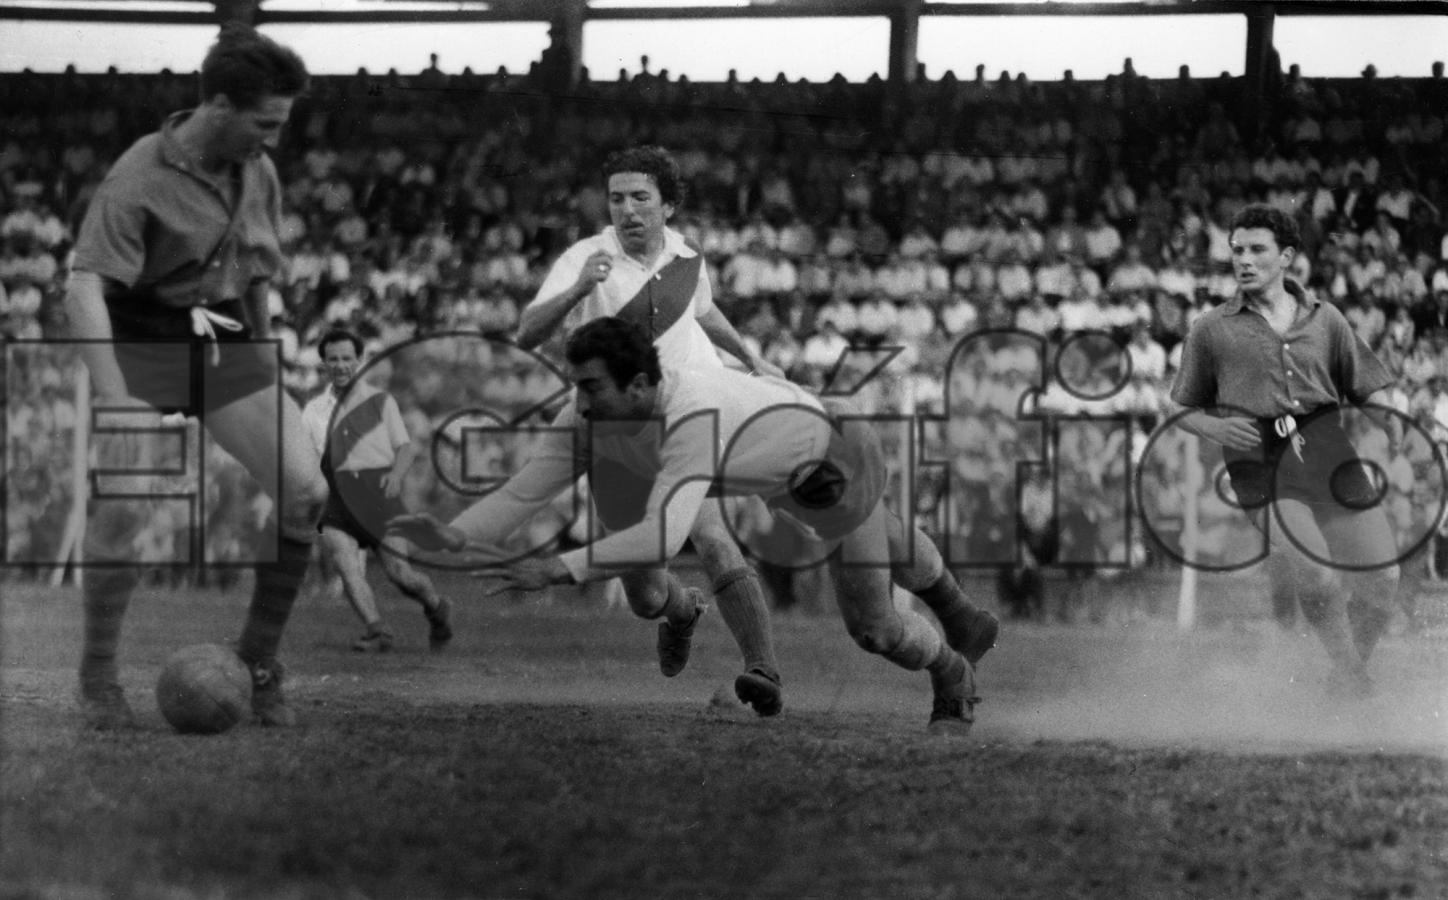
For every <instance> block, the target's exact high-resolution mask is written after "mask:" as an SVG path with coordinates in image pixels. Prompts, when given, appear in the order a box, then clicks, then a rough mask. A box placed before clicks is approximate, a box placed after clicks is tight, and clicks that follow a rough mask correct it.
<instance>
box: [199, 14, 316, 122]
mask: <svg viewBox="0 0 1448 900" xmlns="http://www.w3.org/2000/svg"><path fill="white" fill-rule="evenodd" d="M309 82H310V76H308V75H307V66H306V64H305V63H303V62H302V58H301V57H300V56H298V55H297V54H296V52H295V51H293V50H292V49H291V48H290V47H284V46H282V45H281V44H278V43H277V42H276V41H274V40H272V39H271V38H269V37H267V36H266V35H263V34H259V33H257V31H256V30H255V29H254V28H250V27H248V26H246V25H241V24H238V23H235V22H233V23H230V24H228V25H226V27H224V28H222V29H221V36H220V37H219V38H217V40H216V43H215V44H212V45H211V49H210V50H209V51H207V53H206V59H205V60H203V61H202V63H201V102H203V103H205V102H206V101H208V100H210V99H212V98H213V97H215V96H216V95H217V94H225V95H226V96H227V98H228V99H230V100H231V102H232V103H233V104H234V105H235V106H236V108H237V109H254V108H255V107H256V105H257V104H258V103H260V102H261V101H262V99H263V98H265V97H296V96H299V95H301V94H303V93H305V92H306V90H307V85H308V84H309Z"/></svg>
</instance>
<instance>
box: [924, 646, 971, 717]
mask: <svg viewBox="0 0 1448 900" xmlns="http://www.w3.org/2000/svg"><path fill="white" fill-rule="evenodd" d="M950 656H951V661H950V664H949V665H948V666H946V668H945V671H943V672H939V673H936V672H931V673H930V687H931V689H932V690H933V691H934V693H935V699H934V702H933V703H932V705H931V707H930V724H929V725H928V726H926V730H927V731H929V732H930V733H931V734H940V735H948V736H953V737H964V736H965V735H967V734H969V733H970V726H971V725H974V724H975V705H976V704H977V703H979V702H980V698H979V697H977V696H976V695H975V670H974V669H973V667H972V666H971V664H970V663H969V662H967V661H966V659H965V657H963V656H961V655H960V654H959V653H954V652H952V653H951V654H950Z"/></svg>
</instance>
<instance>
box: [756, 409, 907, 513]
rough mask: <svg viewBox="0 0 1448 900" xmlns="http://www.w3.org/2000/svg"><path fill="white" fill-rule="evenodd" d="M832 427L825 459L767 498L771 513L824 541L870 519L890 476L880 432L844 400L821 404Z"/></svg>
mask: <svg viewBox="0 0 1448 900" xmlns="http://www.w3.org/2000/svg"><path fill="white" fill-rule="evenodd" d="M824 404H825V412H826V413H827V414H828V415H829V416H830V418H831V419H832V420H833V422H834V423H835V428H834V429H833V430H832V431H831V434H830V443H829V446H828V447H827V448H826V449H825V458H824V459H823V460H821V461H820V462H819V463H818V464H816V465H815V466H814V467H813V468H811V469H808V470H806V471H804V472H801V473H800V475H799V476H798V477H796V478H795V479H793V480H792V481H791V483H790V488H789V491H788V492H787V493H785V494H781V495H779V496H777V497H772V498H770V500H769V503H768V506H769V508H770V510H771V511H773V512H777V513H783V514H785V515H787V516H789V517H790V518H793V519H796V520H798V521H799V522H801V523H803V524H805V525H808V526H809V527H810V528H811V529H812V530H813V531H814V532H815V534H816V535H818V536H819V537H820V538H821V539H822V540H826V541H834V540H839V539H840V538H843V537H845V536H846V535H848V534H850V533H851V532H852V531H854V530H855V529H856V528H858V527H860V525H861V524H862V523H863V522H864V521H865V520H866V519H868V518H869V517H870V513H872V512H874V511H875V507H876V506H878V505H879V504H880V499H881V498H882V497H884V496H885V488H886V481H887V479H888V477H889V472H888V470H887V468H886V466H885V449H884V447H882V446H881V444H880V435H879V432H877V431H876V430H875V426H874V425H872V424H871V423H870V422H869V421H868V420H866V419H858V418H841V417H848V416H853V415H856V412H855V410H854V408H853V407H852V406H851V405H850V404H848V403H845V402H842V401H837V400H829V399H825V400H824Z"/></svg>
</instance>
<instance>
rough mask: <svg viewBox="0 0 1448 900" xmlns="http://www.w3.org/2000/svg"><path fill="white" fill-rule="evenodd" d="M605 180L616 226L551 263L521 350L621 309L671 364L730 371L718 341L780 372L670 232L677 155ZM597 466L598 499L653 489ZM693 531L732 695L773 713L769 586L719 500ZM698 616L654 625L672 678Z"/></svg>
mask: <svg viewBox="0 0 1448 900" xmlns="http://www.w3.org/2000/svg"><path fill="white" fill-rule="evenodd" d="M603 176H604V178H605V179H606V182H607V185H606V187H607V191H608V211H609V218H610V220H611V221H612V225H610V226H609V227H607V228H605V229H604V230H603V231H602V232H600V233H599V234H597V235H594V236H592V237H588V238H585V239H583V240H581V241H579V242H577V243H576V244H574V245H573V246H571V247H569V248H568V249H567V250H566V251H564V252H563V254H562V255H561V256H560V257H559V258H558V260H557V262H555V263H554V265H553V268H552V269H551V270H550V271H549V272H548V276H547V278H546V279H545V280H544V282H543V284H542V285H541V286H540V287H539V289H538V294H537V296H536V297H535V298H534V299H533V301H532V302H531V303H530V304H529V305H528V306H527V307H526V308H524V310H523V312H522V315H521V317H520V321H519V324H518V345H519V346H521V347H523V348H524V349H532V348H534V347H537V346H538V345H539V344H541V343H543V342H544V341H546V340H548V339H549V338H551V337H553V336H554V335H557V334H562V333H563V332H564V331H565V330H567V329H571V328H573V327H576V326H577V325H579V324H582V323H584V322H588V321H591V320H593V319H596V318H598V317H600V316H618V317H620V318H623V319H626V320H628V321H630V322H633V323H635V324H637V325H638V326H639V327H641V328H643V329H644V330H645V332H647V333H648V335H649V336H650V337H651V338H652V339H653V340H654V342H655V344H656V345H657V346H658V348H659V356H660V358H661V359H662V360H663V363H664V365H665V366H670V367H705V368H712V369H715V370H720V369H723V368H724V363H723V361H722V360H721V359H720V357H719V354H718V353H717V352H716V350H715V348H716V347H717V348H719V349H720V350H723V351H724V352H726V353H729V354H730V355H732V356H734V357H735V358H737V359H738V360H740V361H741V362H743V363H744V364H745V365H746V366H747V367H748V368H749V369H750V371H751V372H753V373H755V374H759V375H773V376H777V377H780V378H782V377H784V373H783V372H782V371H781V370H780V369H779V368H778V367H777V366H774V365H773V364H771V363H769V362H766V361H765V360H764V359H762V358H760V357H759V355H758V354H755V353H752V352H751V351H750V350H749V348H748V347H747V346H746V345H745V344H744V342H743V341H742V340H741V339H740V337H739V333H738V332H737V331H735V330H734V326H732V325H731V324H730V323H729V320H728V319H727V318H725V317H724V314H723V313H722V312H720V311H719V308H718V307H716V306H715V305H714V293H713V288H712V287H711V286H710V283H709V275H708V271H707V269H706V268H705V266H704V256H703V254H702V253H701V252H700V250H699V248H698V247H696V246H694V244H693V243H692V242H690V241H688V240H686V239H685V238H684V237H683V235H681V234H679V233H678V232H677V231H675V230H674V229H672V228H670V227H668V220H669V218H670V217H671V216H672V215H673V214H674V212H675V210H676V209H678V207H679V204H680V203H681V202H682V200H683V182H682V179H681V177H680V175H679V167H678V164H677V163H676V162H675V161H674V159H673V157H672V156H670V155H669V154H668V152H667V151H665V150H663V149H662V148H660V147H652V146H643V147H633V148H629V149H626V150H621V151H619V152H617V153H614V154H612V155H611V156H609V157H608V159H607V160H605V161H604V165H603ZM597 465H598V466H599V468H597V469H595V470H592V471H590V472H589V473H588V474H589V483H590V485H592V487H593V489H594V496H595V498H597V497H598V494H599V492H598V490H597V488H598V486H599V484H600V483H601V482H604V481H608V482H611V483H613V485H614V486H615V487H616V488H619V490H618V491H617V492H616V493H624V492H623V490H622V487H621V485H623V484H630V485H631V489H632V490H633V491H635V492H637V493H640V494H646V493H647V492H648V485H647V484H646V483H641V482H639V481H638V480H637V479H636V478H633V477H632V476H631V475H630V473H629V472H628V471H627V470H621V469H619V467H617V466H616V465H614V464H612V463H610V462H608V461H604V460H600V461H598V462H597ZM598 514H599V518H600V519H601V520H602V522H603V523H604V524H605V525H607V526H608V527H609V528H622V527H624V526H627V525H630V524H632V523H631V522H629V521H627V520H626V519H623V518H620V512H619V511H618V510H616V509H613V508H610V507H607V506H600V507H599V508H598ZM690 537H691V539H692V541H693V545H694V547H695V549H696V550H697V551H698V553H699V558H700V562H701V564H702V566H703V568H704V572H705V574H706V575H707V576H708V578H709V581H710V585H711V587H712V589H713V593H714V596H715V600H716V602H717V603H718V606H719V612H720V613H721V614H722V615H723V616H724V622H725V624H726V625H727V626H728V627H729V630H730V632H731V633H732V634H733V635H734V639H735V641H736V642H737V643H738V644H739V649H740V651H741V652H742V654H743V656H744V666H745V671H744V673H743V674H741V675H739V677H738V678H736V679H735V682H734V689H735V693H736V694H738V696H739V698H740V700H742V701H743V702H745V703H748V704H749V705H750V706H752V707H753V708H754V710H755V711H756V712H757V713H759V714H760V715H762V716H771V715H775V714H777V713H778V712H779V711H780V709H782V708H783V702H784V701H783V695H782V688H781V685H782V682H781V679H780V674H779V662H778V660H777V659H776V657H775V653H774V644H773V634H772V631H771V627H770V621H769V606H768V603H767V602H766V600H765V593H764V586H763V583H762V582H761V581H760V578H759V575H758V573H757V572H756V571H755V570H754V568H753V567H752V566H751V565H750V564H749V562H748V561H747V560H746V559H745V558H744V554H743V553H742V552H741V551H740V549H739V545H738V542H737V541H736V539H735V536H734V534H733V533H732V532H731V530H730V529H729V526H728V525H727V524H726V522H725V519H724V516H723V515H721V514H720V510H719V508H718V507H717V506H716V505H710V506H708V507H706V508H705V509H703V510H702V511H701V513H700V515H699V517H698V520H697V523H696V525H695V528H694V531H693V533H692V534H691V535H690ZM698 611H699V612H700V613H702V611H703V607H698ZM695 619H697V614H696V615H695V618H694V619H687V620H684V619H675V618H673V617H669V618H666V620H665V621H664V622H661V623H660V624H659V637H658V653H659V668H660V669H661V670H662V671H663V673H664V674H665V675H667V676H673V675H677V674H678V673H679V672H681V671H683V669H684V665H685V664H686V663H687V662H688V658H689V651H690V645H691V641H692V639H693V633H694V622H695Z"/></svg>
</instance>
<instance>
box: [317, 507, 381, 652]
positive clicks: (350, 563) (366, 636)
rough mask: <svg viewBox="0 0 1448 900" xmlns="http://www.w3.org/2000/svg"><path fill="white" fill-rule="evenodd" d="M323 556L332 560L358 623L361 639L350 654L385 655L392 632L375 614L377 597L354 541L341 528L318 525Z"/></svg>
mask: <svg viewBox="0 0 1448 900" xmlns="http://www.w3.org/2000/svg"><path fill="white" fill-rule="evenodd" d="M322 547H323V548H324V549H323V551H322V552H323V553H324V554H325V555H326V556H327V558H328V559H331V560H332V565H333V566H335V567H336V569H337V575H338V576H339V577H340V578H341V579H342V596H344V597H346V598H347V604H348V605H349V606H351V607H352V611H353V612H354V613H356V614H357V618H359V619H361V620H362V626H363V628H364V633H363V635H362V636H361V637H360V638H358V639H357V640H356V641H355V642H353V644H352V649H353V650H360V651H368V650H375V651H377V652H379V653H385V652H387V651H388V650H391V649H392V632H391V631H389V630H388V628H387V624H386V623H385V622H383V621H382V614H381V613H380V612H378V611H377V597H376V595H375V594H373V593H372V585H370V584H368V583H367V556H366V554H365V553H364V552H362V548H361V546H360V545H359V544H358V543H357V539H356V538H354V537H353V536H352V535H350V534H348V533H347V532H345V531H343V530H342V529H341V528H337V527H335V526H333V525H329V524H325V523H324V524H323V525H322Z"/></svg>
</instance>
